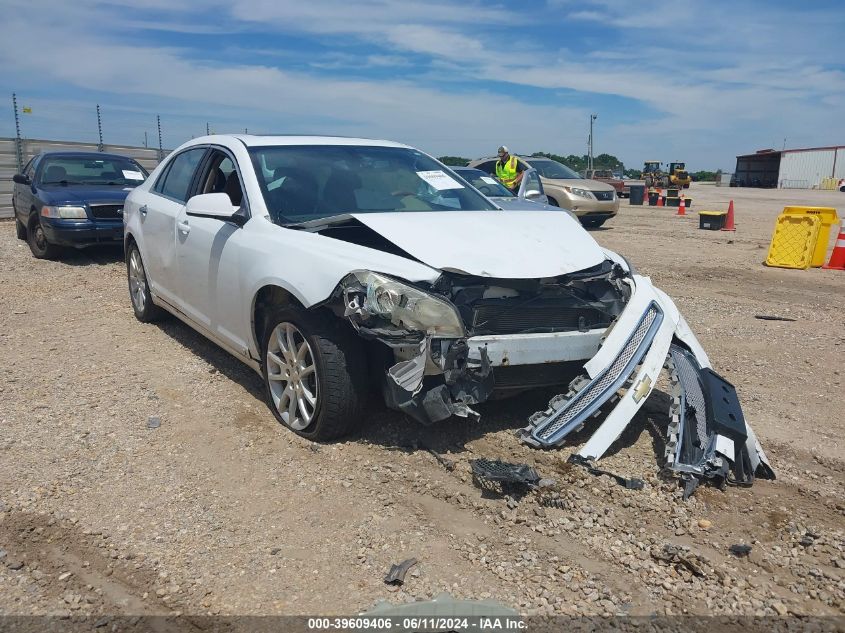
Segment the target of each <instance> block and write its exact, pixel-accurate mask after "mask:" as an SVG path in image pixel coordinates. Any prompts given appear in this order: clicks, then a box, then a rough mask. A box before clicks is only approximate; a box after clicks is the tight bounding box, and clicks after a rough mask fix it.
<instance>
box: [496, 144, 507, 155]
mask: <svg viewBox="0 0 845 633" xmlns="http://www.w3.org/2000/svg"><path fill="white" fill-rule="evenodd" d="M509 153H510V152H508V147H507V145H499V149H497V150H496V154H509Z"/></svg>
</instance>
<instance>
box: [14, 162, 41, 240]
mask: <svg viewBox="0 0 845 633" xmlns="http://www.w3.org/2000/svg"><path fill="white" fill-rule="evenodd" d="M40 158H41V157H40V156H36V157H35V158H32V159H31V160H30V161H29V162H28V163H27V164H26V167H24V168H23V171H22V172H21V173H22V174H23V175H24V176H26V177H27V178H29V183H30V184H28V185H24V184H21V183H18V182H16V183H14V185H13V188H12V209H13V210H14V212H15V215H16V217H17V218H18V219H19V220H20V221H21V222H22V223H23V225H24V226H26V223H27V221H28V219H29V212H30V210H31V209H32V208H33V207H34V208H36V209H38V208H39V206H38V202H37V201H36V196H35V194H34V193H33V191H34V190H35V182H34V179H35V168H36V166H37V165H38V162H39V160H40Z"/></svg>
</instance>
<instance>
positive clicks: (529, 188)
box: [517, 168, 549, 204]
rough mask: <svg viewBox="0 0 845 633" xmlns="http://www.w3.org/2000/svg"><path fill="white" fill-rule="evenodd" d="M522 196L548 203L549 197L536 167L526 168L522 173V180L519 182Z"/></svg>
mask: <svg viewBox="0 0 845 633" xmlns="http://www.w3.org/2000/svg"><path fill="white" fill-rule="evenodd" d="M517 195H518V196H519V197H520V198H523V199H525V200H531V201H532V202H541V203H543V204H547V203H548V202H549V199H548V198H547V197H546V194H545V192H544V191H543V183H542V182H540V175H539V174H538V173H537V170H536V169H533V168H532V169H526V170H525V171H524V172H523V174H522V182H520V184H519V193H518V194H517Z"/></svg>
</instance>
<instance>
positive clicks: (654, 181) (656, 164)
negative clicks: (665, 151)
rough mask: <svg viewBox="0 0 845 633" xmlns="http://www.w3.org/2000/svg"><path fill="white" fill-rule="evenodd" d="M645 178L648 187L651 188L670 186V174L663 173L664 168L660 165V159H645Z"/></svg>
mask: <svg viewBox="0 0 845 633" xmlns="http://www.w3.org/2000/svg"><path fill="white" fill-rule="evenodd" d="M643 180H644V181H645V186H646V189H651V188H652V187H660V188H662V189H666V188H667V187H668V186H669V176H668V174H665V173H663V168H662V167H661V166H660V161H659V160H647V161H645V166H644V167H643Z"/></svg>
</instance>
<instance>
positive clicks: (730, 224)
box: [722, 200, 736, 231]
mask: <svg viewBox="0 0 845 633" xmlns="http://www.w3.org/2000/svg"><path fill="white" fill-rule="evenodd" d="M722 230H723V231H736V226H734V201H733V200H731V203H730V204H729V205H728V217H727V219H726V220H725V226H724V227H722Z"/></svg>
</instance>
